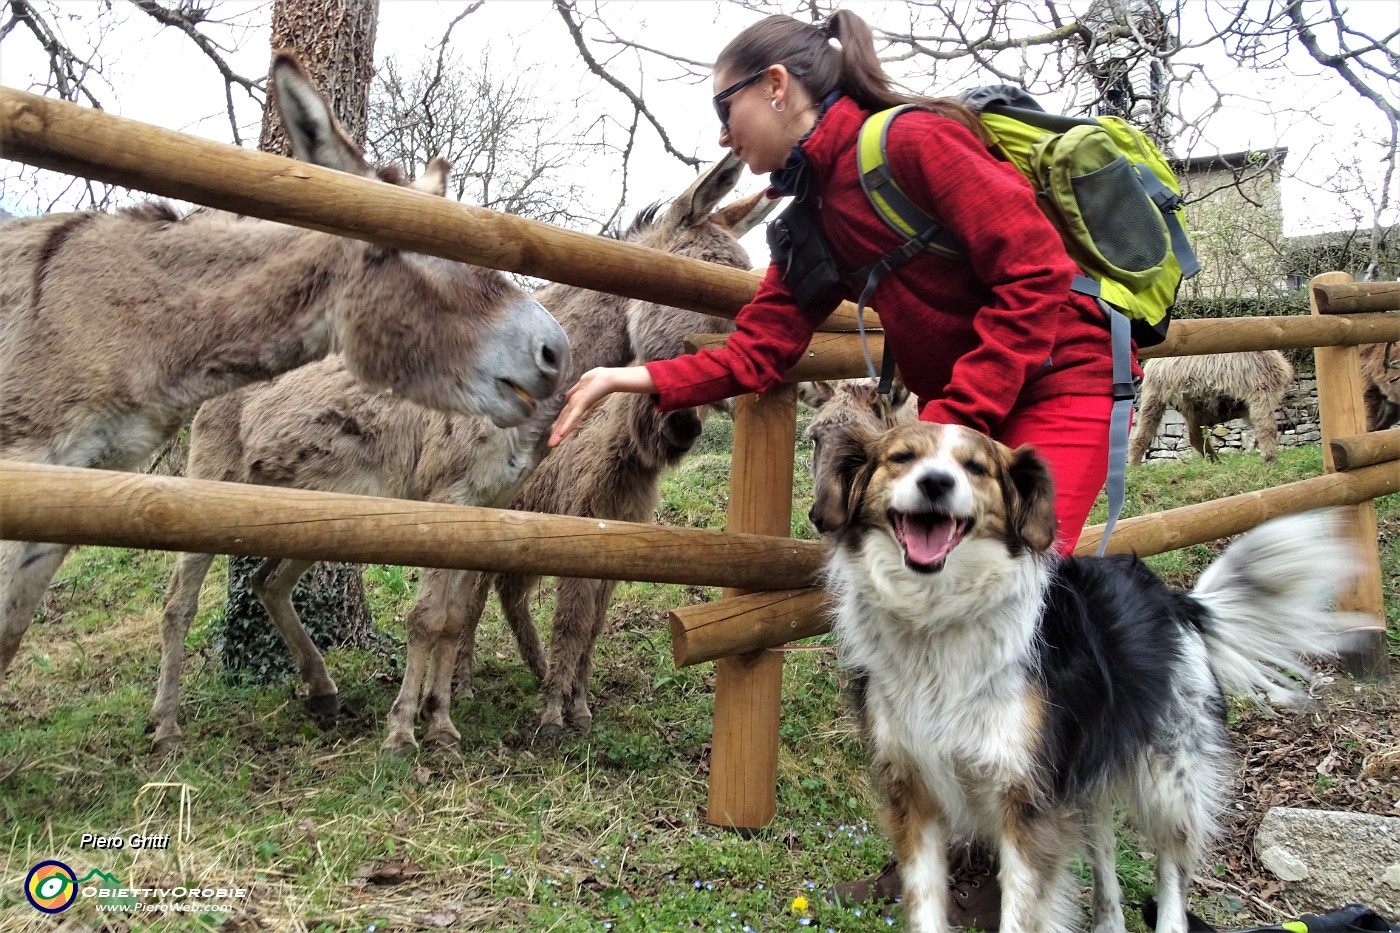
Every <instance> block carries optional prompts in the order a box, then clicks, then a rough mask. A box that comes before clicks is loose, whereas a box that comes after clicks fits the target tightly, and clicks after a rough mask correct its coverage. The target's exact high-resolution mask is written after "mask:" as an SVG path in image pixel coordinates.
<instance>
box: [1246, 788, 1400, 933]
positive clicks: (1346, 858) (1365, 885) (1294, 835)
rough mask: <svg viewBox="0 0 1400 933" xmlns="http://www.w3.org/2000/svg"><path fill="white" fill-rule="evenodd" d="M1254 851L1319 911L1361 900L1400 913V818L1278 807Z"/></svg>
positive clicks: (1380, 909)
mask: <svg viewBox="0 0 1400 933" xmlns="http://www.w3.org/2000/svg"><path fill="white" fill-rule="evenodd" d="M1254 851H1255V852H1256V853H1257V854H1258V856H1259V861H1260V862H1261V863H1262V864H1263V865H1264V867H1265V868H1267V869H1268V870H1269V871H1271V872H1273V873H1274V874H1275V875H1276V876H1278V878H1279V880H1281V881H1284V882H1286V883H1287V884H1288V890H1289V892H1290V895H1294V896H1297V897H1298V898H1300V899H1303V900H1306V901H1307V902H1308V903H1310V904H1312V905H1314V909H1321V910H1327V909H1331V908H1332V907H1340V906H1342V905H1343V904H1350V903H1358V904H1365V905H1366V906H1368V907H1372V908H1374V909H1375V910H1376V911H1377V912H1378V913H1381V914H1383V915H1386V916H1388V917H1392V918H1393V917H1396V916H1400V817H1393V816H1371V815H1369V814H1364V813H1341V812H1335V811H1330V810H1303V809H1298V808H1295V807H1273V808H1272V809H1270V810H1269V811H1268V812H1267V813H1265V814H1264V819H1263V820H1262V821H1260V823H1259V830H1258V832H1257V833H1255V836H1254Z"/></svg>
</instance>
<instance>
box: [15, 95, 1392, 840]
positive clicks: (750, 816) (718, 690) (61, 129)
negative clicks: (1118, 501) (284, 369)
mask: <svg viewBox="0 0 1400 933" xmlns="http://www.w3.org/2000/svg"><path fill="white" fill-rule="evenodd" d="M0 154H3V155H4V157H6V158H9V159H15V160H19V161H23V162H27V163H29V164H33V165H38V166H42V167H45V168H51V169H56V170H59V171H65V172H69V173H72V174H76V175H81V176H83V177H86V178H91V179H96V180H99V181H105V182H109V183H114V184H121V185H127V186H129V187H132V188H136V189H139V190H143V191H149V192H151V193H153V194H158V195H164V196H167V197H175V198H183V199H187V200H191V201H195V202H198V203H201V204H206V205H209V206H211V207H217V208H223V209H226V210H232V211H238V212H240V213H245V214H250V215H252V216H257V217H264V218H267V219H269V220H278V221H283V222H287V223H293V224H298V225H301V226H307V227H313V228H315V229H320V230H326V231H330V232H335V233H341V234H344V235H347V236H353V237H358V238H360V239H365V240H370V241H373V242H376V243H380V244H383V245H386V246H391V247H398V248H403V249H411V250H415V251H418V252H423V253H429V254H432V255H437V256H442V257H445V258H448V259H455V260H459V261H462V262H469V263H473V264H476V265H481V266H487V267H491V268H496V269H502V270H506V271H511V272H518V273H522V274H526V275H531V276H536V277H539V278H545V279H550V280H554V281H559V282H565V283H569V284H573V285H579V286H583V287H586V288H593V289H599V290H603V291H609V292H614V293H616V294H620V295H625V296H627V297H633V298H642V299H646V300H652V301H658V302H662V303H665V304H670V305H675V306H677V307H682V308H686V309H689V310H695V311H702V312H705V313H709V314H718V315H722V316H727V317H733V316H734V315H735V314H736V313H737V312H738V310H739V309H740V308H741V307H742V306H743V305H744V303H745V302H746V301H747V300H748V299H749V298H751V297H752V296H753V293H754V290H755V289H756V288H757V285H758V277H757V276H756V275H754V274H752V273H745V272H742V271H738V270H734V269H728V268H724V267H720V266H716V265H712V264H708V263H705V262H701V261H699V260H693V259H686V258H684V257H678V256H672V255H669V254H666V253H662V252H659V251H656V250H650V249H646V248H643V247H638V246H633V245H629V244H626V243H620V242H617V241H615V240H610V239H606V238H603V237H594V236H588V235H586V234H580V233H575V232H571V231H566V230H561V229H558V228H555V227H551V226H549V225H546V224H541V223H537V222H533V221H528V220H523V219H520V218H517V217H511V216H509V215H504V214H498V213H495V212H492V211H488V210H484V209H481V208H474V207H468V206H466V205H461V204H456V203H453V202H450V201H445V200H443V199H440V198H433V197H430V196H428V195H425V194H421V193H418V192H414V191H411V190H408V189H404V188H397V187H393V186H389V185H384V184H380V183H376V182H374V181H370V180H366V179H361V178H356V177H353V176H349V175H345V174H342V173H338V172H334V171H331V170H328V169H324V168H319V167H317V166H312V165H307V164H305V163H301V162H295V161H292V160H289V159H284V158H281V157H278V156H273V155H268V154H265V153H259V152H253V151H249V150H244V149H239V148H236V147H233V146H227V145H222V144H218V143H212V142H208V141H205V140H200V139H197V138H193V137H189V136H184V135H182V134H179V133H174V132H171V131H169V130H164V129H160V128H157V127H152V126H148V125H145V124H141V123H137V122H135V121H132V120H126V119H123V118H120V117H115V116H111V115H109V114H106V113H103V112H100V111H94V110H88V109H84V108H80V107H77V106H75V105H71V104H66V103H62V102H56V101H52V100H47V99H45V98H41V97H36V96H34V95H32V94H27V93H25V92H22V91H17V90H12V89H9V88H0ZM1312 291H1313V295H1314V309H1313V314H1312V315H1311V316H1309V317H1298V318H1255V319H1231V320H1202V321H1181V322H1177V323H1175V324H1173V326H1172V329H1171V334H1170V336H1169V338H1168V340H1167V341H1166V342H1165V343H1163V344H1162V345H1160V346H1158V347H1154V348H1152V349H1151V350H1150V351H1145V352H1144V353H1143V356H1144V357H1149V356H1171V355H1189V354H1193V353H1218V352H1230V351H1238V350H1255V349H1267V348H1271V347H1277V348H1291V347H1317V348H1319V349H1318V363H1317V365H1318V382H1319V396H1320V407H1321V410H1322V412H1321V418H1322V426H1323V439H1324V447H1325V457H1326V463H1327V474H1326V475H1325V476H1322V477H1317V478H1314V479H1309V480H1305V481H1302V482H1299V483H1293V484H1289V485H1288V486H1283V487H1278V488H1276V489H1272V490H1266V491H1264V492H1260V493H1253V494H1250V495H1246V496H1236V497H1232V498H1230V499H1223V500H1219V501H1218V502H1214V503H1207V504H1204V505H1199V506H1192V507H1189V508H1185V509H1176V510H1172V511H1170V512H1164V513H1161V514H1158V515H1148V516H1140V517H1136V518H1130V519H1125V520H1123V521H1121V522H1120V523H1119V525H1118V529H1117V530H1116V531H1115V533H1114V536H1113V540H1112V542H1111V544H1110V550H1112V551H1137V552H1138V553H1140V554H1144V555H1146V554H1153V553H1158V552H1160V551H1164V550H1170V549H1172V548H1177V547H1182V546H1185V545H1188V544H1193V543H1198V542H1203V541H1209V540H1213V539H1216V538H1219V537H1222V536H1224V535H1229V534H1234V533H1237V532H1240V531H1243V530H1245V529H1247V528H1250V527H1252V526H1253V525H1255V524H1258V523H1259V522H1260V521H1263V520H1265V519H1267V518H1271V517H1274V516H1276V515H1281V514H1286V513H1291V512H1298V511H1303V510H1306V509H1311V508H1319V507H1323V506H1336V507H1341V508H1344V509H1345V510H1347V512H1348V514H1349V515H1350V517H1351V519H1352V528H1353V531H1352V533H1353V534H1354V535H1355V536H1356V537H1357V539H1358V542H1359V543H1360V544H1361V546H1363V547H1366V548H1368V549H1369V553H1370V561H1369V563H1370V568H1371V572H1370V573H1369V574H1368V575H1367V576H1366V577H1365V578H1364V579H1362V580H1361V581H1359V582H1358V584H1357V585H1356V586H1355V588H1354V590H1353V591H1352V592H1349V593H1347V594H1345V595H1344V597H1343V603H1344V606H1345V607H1346V608H1352V609H1359V610H1362V611H1367V612H1372V613H1378V612H1380V611H1381V592H1380V576H1379V562H1378V561H1379V555H1378V551H1377V545H1376V537H1375V512H1374V506H1373V504H1372V500H1373V499H1374V498H1375V497H1377V496H1380V495H1385V494H1387V493H1390V492H1394V491H1396V490H1397V489H1400V463H1397V461H1396V456H1397V453H1400V451H1398V450H1397V446H1400V445H1397V443H1396V441H1395V438H1394V437H1392V436H1388V435H1377V436H1374V437H1371V436H1367V435H1365V434H1364V418H1363V416H1362V414H1361V408H1360V373H1359V367H1358V364H1357V352H1356V349H1355V347H1356V345H1358V344H1364V343H1374V342H1380V341H1386V340H1400V315H1394V314H1389V313H1386V312H1388V311H1393V310H1397V309H1400V288H1397V287H1396V286H1395V285H1394V284H1393V283H1389V284H1381V285H1355V284H1350V283H1349V281H1347V280H1346V277H1345V276H1341V277H1337V275H1336V274H1332V275H1329V276H1322V277H1319V278H1318V279H1317V280H1315V281H1314V284H1313V289H1312ZM853 312H854V309H853V308H852V307H851V306H850V304H849V303H847V304H844V305H843V306H842V307H841V308H839V309H838V310H837V312H836V313H835V314H833V315H832V317H831V318H830V319H829V320H828V321H827V323H826V324H825V325H824V327H823V333H820V334H818V335H817V338H816V339H815V340H814V341H813V342H812V345H811V347H810V348H809V350H808V353H807V354H806V356H805V357H804V359H803V360H802V361H801V362H800V363H799V364H798V365H797V366H796V367H794V369H793V370H792V371H791V372H790V373H789V374H788V376H787V379H788V384H787V385H785V386H783V387H781V388H779V389H777V390H775V391H773V392H771V393H768V394H767V395H764V396H752V395H751V396H745V397H741V398H740V399H738V400H737V401H736V405H735V413H734V422H735V426H734V435H735V439H734V451H733V463H732V469H731V474H730V508H729V522H728V529H729V530H728V531H727V532H723V533H716V532H704V531H694V530H688V529H674V528H671V529H662V528H658V527H657V526H653V525H640V524H630V523H625V522H598V521H596V520H592V519H579V518H574V517H568V516H548V515H534V514H526V513H514V512H504V511H499V510H490V509H472V508H466V507H458V506H444V505H433V504H428V503H419V502H414V503H403V502H397V501H394V500H384V499H373V498H368V497H359V496H344V495H336V494H330V493H317V492H308V491H300V490H286V489H274V488H270V487H257V488H256V489H253V488H250V487H244V486H237V485H235V484H224V483H212V482H205V481H198V480H190V479H183V478H171V477H152V476H138V475H133V474H121V473H112V472H104V471H95V470H76V469H67V468H61V467H47V466H40V465H34V464H19V463H3V464H0V536H3V537H5V538H9V539H17V540H42V541H56V542H62V543H74V544H108V545H117V546H125V547H154V548H164V549H171V550H181V551H203V552H217V553H240V554H266V555H275V556H282V557H301V558H306V559H315V560H321V559H337V560H353V561H366V562H369V561H373V562H381V563H391V564H409V565H421V566H449V567H463V568H468V569H484V570H518V571H528V572H532V573H540V574H563V575H572V576H598V577H607V578H614V579H631V580H649V581H657V582H669V583H686V584H698V585H719V586H722V587H724V588H725V589H724V596H723V598H722V599H721V600H720V601H718V602H715V603H712V604H708V605H703V606H696V607H693V608H690V609H686V610H678V611H677V612H676V613H675V614H674V615H673V618H672V632H673V636H674V646H675V647H674V650H675V656H676V663H677V664H678V665H683V664H693V663H698V662H700V661H704V660H714V661H715V662H716V678H715V680H716V684H715V723H714V741H713V746H712V749H713V751H712V758H711V777H710V799H709V811H708V812H709V816H708V819H709V821H710V822H711V823H713V824H716V825H725V826H733V827H742V828H756V827H760V826H763V825H765V824H766V823H767V822H768V821H769V820H770V819H772V816H773V812H774V806H775V799H776V798H775V787H776V779H777V749H778V722H779V716H780V708H781V686H782V654H781V653H778V652H773V651H769V650H767V649H768V648H770V647H773V646H775V645H778V644H781V643H783V642H786V641H790V640H792V639H794V638H801V637H805V636H807V635H812V634H816V633H818V632H821V631H825V630H826V627H827V622H826V615H825V606H824V598H823V595H822V593H821V592H820V591H819V590H817V589H814V588H813V587H812V582H813V580H814V574H815V573H816V571H817V569H818V567H819V565H820V562H821V551H822V549H821V545H820V544H818V543H816V542H804V541H795V540H793V539H791V538H790V532H791V529H790V521H791V518H790V516H791V501H792V478H793V477H792V472H793V461H792V455H791V452H792V451H793V449H794V446H795V440H796V429H795V424H796V418H795V411H796V401H795V390H794V389H793V387H792V385H791V383H792V382H796V381H800V380H804V379H814V378H844V377H851V376H858V375H861V374H863V372H864V365H863V363H862V361H861V355H860V350H859V344H858V341H857V340H856V339H855V338H854V336H852V335H850V334H849V333H847V332H849V331H851V330H853V329H854V313H853ZM867 319H868V320H869V321H870V322H871V324H872V325H873V326H875V327H878V318H875V317H873V316H868V318H867ZM873 337H874V339H873V340H872V351H873V352H874V353H875V354H876V355H877V356H878V354H879V353H880V350H881V342H880V339H879V334H878V333H877V334H874V335H873ZM722 340H723V337H720V336H716V335H697V336H696V338H695V339H694V344H695V345H696V346H706V345H713V344H715V343H717V342H719V341H722ZM778 452H786V453H778ZM253 514H256V515H257V516H258V518H257V521H256V522H251V521H250V520H249V519H248V516H249V515H253ZM309 517H314V518H315V519H316V520H315V521H306V519H307V518H309ZM1100 532H1101V529H1099V528H1091V529H1088V530H1087V531H1086V533H1085V535H1084V538H1083V540H1082V541H1081V543H1080V549H1081V550H1083V551H1089V550H1092V548H1093V547H1094V546H1095V544H1096V543H1097V540H1098V537H1099V534H1100ZM1383 652H1384V642H1383V640H1380V641H1379V643H1378V644H1376V645H1373V646H1371V647H1370V649H1368V651H1367V652H1365V653H1364V654H1363V655H1362V656H1361V657H1360V658H1359V659H1358V661H1357V663H1356V665H1355V666H1356V668H1357V670H1359V671H1361V672H1371V673H1375V672H1378V671H1379V669H1380V667H1379V664H1380V662H1383V660H1384V654H1383Z"/></svg>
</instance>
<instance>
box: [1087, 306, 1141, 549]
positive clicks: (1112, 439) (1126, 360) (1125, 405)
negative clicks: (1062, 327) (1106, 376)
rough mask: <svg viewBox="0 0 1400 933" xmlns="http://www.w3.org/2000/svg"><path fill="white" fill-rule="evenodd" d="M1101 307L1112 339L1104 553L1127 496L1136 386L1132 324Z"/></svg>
mask: <svg viewBox="0 0 1400 933" xmlns="http://www.w3.org/2000/svg"><path fill="white" fill-rule="evenodd" d="M1099 307H1100V308H1102V309H1103V312H1104V314H1107V315H1108V330H1109V336H1110V339H1111V340H1112V343H1113V411H1112V413H1111V414H1110V416H1109V422H1108V480H1107V483H1106V487H1105V488H1106V490H1107V492H1108V521H1106V522H1105V523H1104V526H1103V537H1101V538H1099V547H1098V550H1096V551H1095V552H1094V553H1095V554H1096V555H1098V556H1100V557H1102V556H1103V554H1104V552H1105V550H1106V549H1107V548H1108V539H1109V538H1110V537H1112V535H1113V526H1114V525H1116V524H1117V523H1118V516H1119V515H1120V514H1121V513H1122V511H1123V500H1124V498H1125V496H1126V492H1127V487H1126V476H1127V471H1128V428H1129V426H1130V425H1131V424H1132V416H1133V397H1134V395H1135V394H1136V393H1135V391H1134V386H1133V363H1132V353H1133V345H1132V336H1131V330H1132V325H1131V323H1130V322H1129V321H1128V319H1127V318H1126V317H1125V316H1123V314H1121V313H1120V312H1118V311H1116V310H1114V309H1113V308H1112V307H1111V306H1109V304H1108V303H1107V302H1105V301H1103V300H1100V301H1099Z"/></svg>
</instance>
